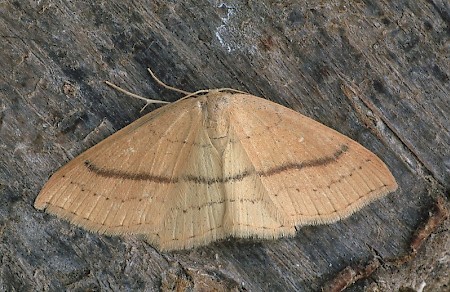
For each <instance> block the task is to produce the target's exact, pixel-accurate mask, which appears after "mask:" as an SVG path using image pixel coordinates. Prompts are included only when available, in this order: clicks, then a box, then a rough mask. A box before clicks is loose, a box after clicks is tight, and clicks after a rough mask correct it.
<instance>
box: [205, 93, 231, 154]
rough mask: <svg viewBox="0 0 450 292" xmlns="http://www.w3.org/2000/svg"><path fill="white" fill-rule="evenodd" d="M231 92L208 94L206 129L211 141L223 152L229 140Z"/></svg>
mask: <svg viewBox="0 0 450 292" xmlns="http://www.w3.org/2000/svg"><path fill="white" fill-rule="evenodd" d="M229 96H230V94H229V93H223V92H213V93H210V94H208V95H207V96H206V108H205V111H206V119H205V123H206V129H207V132H208V137H209V139H210V140H211V143H212V144H213V145H214V147H215V148H216V149H217V151H218V152H219V153H223V151H224V149H225V146H226V144H227V142H228V130H229V125H230V114H229V112H230V107H229V106H230V104H229V100H228V97H229Z"/></svg>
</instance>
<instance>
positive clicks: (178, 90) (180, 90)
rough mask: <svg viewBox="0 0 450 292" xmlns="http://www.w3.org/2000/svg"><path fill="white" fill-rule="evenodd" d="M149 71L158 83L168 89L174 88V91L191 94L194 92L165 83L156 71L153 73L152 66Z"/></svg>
mask: <svg viewBox="0 0 450 292" xmlns="http://www.w3.org/2000/svg"><path fill="white" fill-rule="evenodd" d="M147 71H148V73H150V75H151V76H152V78H153V79H155V81H156V83H158V84H159V85H161V86H162V87H164V88H166V89H169V90H173V91H176V92H179V93H182V94H184V95H190V94H192V92H189V91H185V90H182V89H179V88H176V87H173V86H170V85H167V84H165V83H164V82H162V81H161V80H159V79H158V77H156V75H155V73H153V71H152V70H150V68H147Z"/></svg>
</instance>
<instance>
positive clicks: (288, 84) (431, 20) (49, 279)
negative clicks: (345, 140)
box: [0, 0, 450, 291]
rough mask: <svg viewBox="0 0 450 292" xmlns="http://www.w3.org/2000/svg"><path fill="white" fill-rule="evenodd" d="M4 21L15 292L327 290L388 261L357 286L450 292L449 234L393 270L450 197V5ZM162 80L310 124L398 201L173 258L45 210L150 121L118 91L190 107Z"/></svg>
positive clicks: (67, 12) (115, 12) (229, 5)
mask: <svg viewBox="0 0 450 292" xmlns="http://www.w3.org/2000/svg"><path fill="white" fill-rule="evenodd" d="M0 16H1V17H0V37H1V42H0V49H1V50H0V60H1V65H2V66H1V67H0V73H1V75H0V76H1V77H0V78H1V83H0V90H1V91H0V98H1V99H0V149H1V152H0V153H1V155H0V238H1V240H0V259H1V267H0V290H4V291H27V290H28V291H30V290H45V291H56V290H63V289H66V290H79V291H81V290H83V291H84V290H102V291H119V290H129V291H130V290H148V291H149V290H157V289H160V288H163V289H171V288H174V287H175V285H176V284H178V285H180V286H181V287H183V285H184V287H185V288H187V289H191V288H196V289H200V288H201V287H204V288H208V289H212V288H215V289H221V288H223V289H236V290H250V291H257V290H266V291H267V290H273V291H274V290H302V291H317V290H320V289H321V287H322V286H323V285H324V283H325V282H327V281H329V280H330V279H333V277H335V275H337V273H338V272H339V271H341V270H342V269H344V268H345V267H347V266H356V265H363V266H364V265H365V264H366V263H367V262H369V261H370V260H371V259H373V258H374V256H377V257H379V258H380V259H381V266H380V267H379V268H378V269H377V270H376V271H375V273H374V274H372V275H371V276H370V277H369V278H367V279H364V280H361V281H359V282H357V283H356V284H355V285H353V286H352V288H350V290H353V291H358V290H363V289H376V288H378V289H381V290H391V289H398V288H400V287H409V288H418V287H419V286H420V285H421V283H422V282H423V283H426V284H427V286H426V288H430V291H431V290H433V291H438V290H443V289H445V288H446V287H447V288H448V285H449V284H448V283H449V281H450V280H449V274H448V270H447V268H448V266H449V262H450V254H449V253H450V252H449V250H450V247H449V245H450V243H449V239H450V237H449V235H448V230H449V225H450V224H449V222H448V220H447V221H445V223H444V225H443V226H441V227H439V229H438V230H440V232H436V233H435V235H433V236H432V237H431V238H430V239H429V241H428V242H426V244H425V247H424V248H422V250H421V251H420V252H419V255H418V257H416V258H415V259H413V260H410V261H408V262H407V263H405V264H403V265H401V266H399V267H396V266H394V265H392V264H391V263H390V262H389V260H391V259H395V258H399V257H402V256H404V255H405V254H407V253H408V251H409V248H408V247H409V244H410V242H411V240H412V237H413V234H414V231H415V230H416V229H417V228H418V227H419V226H420V224H421V223H422V222H423V221H424V220H425V219H426V217H427V214H428V211H429V210H430V208H431V206H432V204H433V198H432V197H433V196H439V195H442V193H448V190H449V187H450V171H449V167H450V155H449V148H450V147H449V144H450V136H449V129H450V122H449V119H448V116H449V114H450V99H449V93H450V90H449V86H450V85H449V84H450V83H449V68H450V63H449V59H448V56H449V49H448V44H449V33H450V31H449V24H450V11H449V6H448V4H447V3H446V1H432V0H429V1H424V0H418V1H384V0H381V1H380V0H367V1H366V0H365V1H334V0H333V1H223V2H221V1H132V2H130V3H129V2H127V1H107V2H104V1H87V2H81V1H73V2H69V1H29V2H28V1H4V2H1V3H0ZM147 66H148V67H151V68H152V69H153V70H154V71H156V73H157V75H158V76H159V77H160V78H161V79H162V80H164V81H165V82H167V83H168V84H171V85H174V86H177V87H179V88H182V89H185V90H189V91H194V90H197V89H204V88H217V87H233V88H236V89H241V90H244V91H248V92H250V93H252V94H254V95H259V96H263V97H265V98H268V99H271V100H274V101H276V102H279V103H281V104H283V105H286V106H288V107H290V108H293V109H294V110H296V111H299V112H301V113H303V114H305V115H307V116H310V117H312V118H314V119H316V120H318V121H320V122H322V123H324V124H326V125H328V126H330V127H332V128H334V129H336V130H338V131H340V132H342V133H344V134H346V135H348V136H350V137H352V138H353V139H355V140H357V141H359V142H360V143H361V144H363V145H364V146H366V147H367V148H369V149H371V150H372V151H373V152H375V153H376V154H377V155H378V156H380V157H381V158H382V159H383V160H384V161H385V162H386V163H387V165H388V166H389V167H390V169H391V170H392V171H393V174H394V176H395V177H396V178H397V181H398V183H399V186H400V187H399V190H398V191H397V192H396V193H393V194H390V195H388V196H387V197H386V198H384V199H382V200H380V201H378V202H375V203H373V204H371V205H370V206H369V207H367V208H364V209H363V210H362V211H361V212H359V213H357V214H355V215H354V216H352V217H351V218H349V219H347V220H344V221H341V222H339V223H336V224H332V225H327V226H312V227H305V228H301V229H300V230H299V231H298V233H297V236H296V237H295V238H290V239H282V240H276V241H251V240H234V239H231V240H225V241H222V242H218V243H214V244H210V245H208V246H206V247H202V248H198V249H196V250H190V251H183V252H173V253H163V254H159V253H158V252H157V251H156V250H154V249H153V248H152V247H151V246H149V245H148V244H146V243H145V242H144V241H143V240H141V239H140V238H138V237H134V236H129V237H125V238H117V237H107V236H99V235H96V234H91V233H88V232H85V231H84V230H82V229H79V228H76V227H74V226H72V225H70V224H68V223H67V222H64V221H62V220H60V219H58V218H56V217H54V216H50V215H46V214H44V213H42V212H39V211H37V210H35V209H34V208H33V202H34V199H35V198H36V196H37V194H38V192H39V190H40V188H41V187H42V186H43V185H44V183H45V181H46V180H47V179H48V177H49V176H50V175H51V174H52V173H53V172H55V171H56V170H57V169H58V168H59V167H60V166H62V165H64V164H65V163H66V162H67V161H68V160H70V159H71V158H73V157H74V156H76V155H77V154H79V153H81V152H82V151H83V150H86V149H87V148H89V147H90V146H92V145H94V144H95V143H97V142H99V141H100V140H101V139H103V138H104V137H107V136H108V135H110V134H111V133H113V132H114V131H116V130H117V129H119V128H121V127H123V126H125V125H126V124H128V123H130V122H132V121H133V120H135V119H137V118H138V117H139V116H141V113H140V112H139V110H140V109H141V107H142V106H143V104H142V103H141V102H139V101H138V100H134V99H132V98H130V97H126V96H124V95H122V94H119V93H117V92H115V91H113V90H111V89H110V88H107V87H106V86H105V85H104V83H103V80H110V81H113V82H115V83H116V84H119V85H122V86H124V87H126V88H128V89H130V90H132V91H133V92H136V93H139V94H143V95H146V96H150V97H153V98H158V99H164V100H168V101H174V100H176V99H177V98H179V97H180V95H179V94H176V93H174V92H168V91H167V90H164V89H163V88H161V87H160V86H158V85H157V84H155V82H153V81H152V80H151V79H150V78H149V76H148V75H147V73H146V67H147ZM149 110H151V109H150V108H149V109H147V110H146V111H149ZM446 285H447V286H446Z"/></svg>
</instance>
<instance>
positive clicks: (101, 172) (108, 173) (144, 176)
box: [84, 145, 348, 185]
mask: <svg viewBox="0 0 450 292" xmlns="http://www.w3.org/2000/svg"><path fill="white" fill-rule="evenodd" d="M347 151H348V146H347V145H341V147H340V149H338V150H337V151H336V152H334V153H333V155H331V156H326V157H322V158H319V159H311V160H306V161H303V162H300V163H288V164H284V165H281V166H278V167H274V168H272V169H269V170H267V171H258V172H254V171H250V170H246V171H244V172H241V173H238V174H236V175H233V176H228V177H224V178H220V177H216V178H207V177H202V176H194V175H186V176H181V177H178V178H177V177H174V178H171V177H164V176H158V175H152V174H149V173H131V172H125V171H120V170H113V169H105V168H101V167H98V166H96V165H95V164H93V163H91V162H90V161H89V160H86V161H85V162H84V165H85V166H86V168H87V169H88V170H89V171H91V172H93V173H95V174H96V175H98V176H103V177H110V178H120V179H125V180H140V181H152V182H156V183H161V184H173V183H177V182H179V181H188V182H194V183H197V184H207V185H212V184H215V183H227V182H232V181H241V180H243V179H244V178H246V177H247V176H250V175H252V174H255V173H256V174H257V175H259V176H265V177H267V176H272V175H275V174H279V173H282V172H284V171H288V170H292V169H297V170H300V169H302V168H308V167H317V166H323V165H327V164H329V163H333V162H335V161H337V160H338V159H339V158H340V157H341V156H342V155H343V154H344V153H345V152H347Z"/></svg>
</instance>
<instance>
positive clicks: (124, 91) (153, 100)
mask: <svg viewBox="0 0 450 292" xmlns="http://www.w3.org/2000/svg"><path fill="white" fill-rule="evenodd" d="M105 83H106V84H107V85H109V86H111V87H112V88H114V89H115V90H117V91H120V92H122V93H125V94H126V95H129V96H131V97H134V98H137V99H140V100H143V101H145V102H146V103H147V104H146V105H145V106H144V107H143V108H142V109H141V111H143V110H144V108H146V107H147V106H148V105H149V104H151V103H170V102H168V101H164V100H156V99H150V98H145V97H142V96H140V95H137V94H134V93H132V92H129V91H128V90H125V89H123V88H121V87H119V86H117V85H115V84H113V83H111V82H109V81H105Z"/></svg>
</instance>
